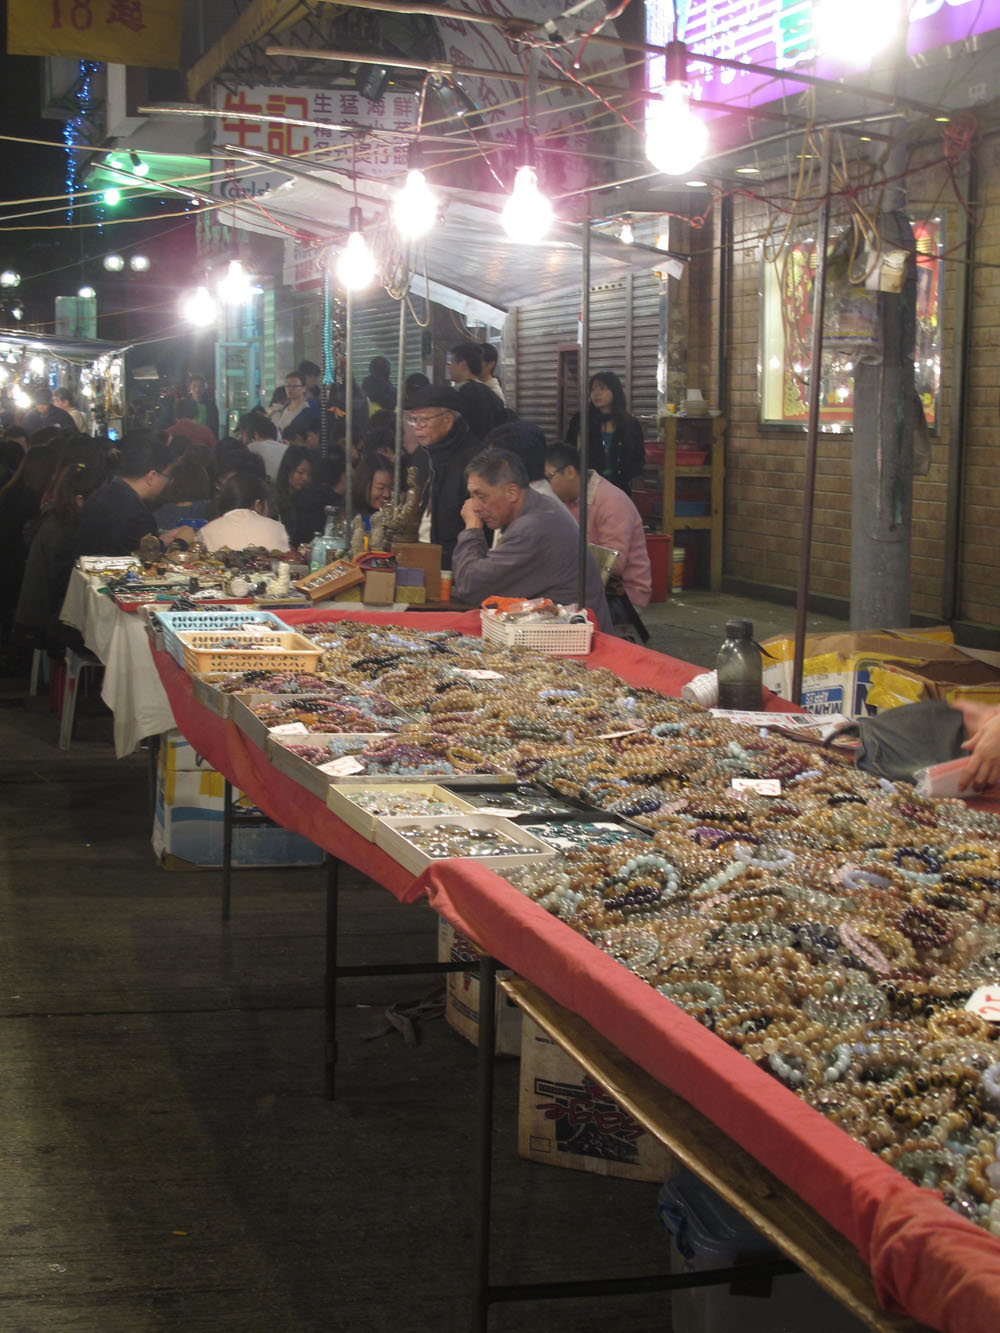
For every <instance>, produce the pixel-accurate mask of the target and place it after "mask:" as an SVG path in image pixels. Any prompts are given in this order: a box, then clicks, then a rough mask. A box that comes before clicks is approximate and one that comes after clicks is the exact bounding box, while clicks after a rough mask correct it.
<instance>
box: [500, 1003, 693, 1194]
mask: <svg viewBox="0 0 1000 1333" xmlns="http://www.w3.org/2000/svg"><path fill="white" fill-rule="evenodd" d="M517 1151H518V1154H519V1155H520V1156H521V1157H526V1158H527V1159H528V1160H529V1161H532V1162H543V1163H545V1164H546V1165H548V1166H564V1167H571V1168H572V1169H573V1170H575V1171H594V1172H597V1173H599V1174H600V1175H605V1176H622V1177H625V1178H626V1179H629V1180H653V1181H663V1180H665V1179H666V1178H667V1176H669V1175H671V1174H672V1173H673V1172H674V1171H675V1170H676V1169H677V1166H676V1159H675V1158H674V1157H673V1155H672V1153H670V1152H669V1151H668V1149H667V1148H665V1147H664V1145H663V1144H662V1143H661V1142H660V1141H659V1139H657V1138H656V1137H655V1136H654V1135H652V1134H650V1133H648V1131H646V1130H645V1129H643V1127H642V1126H641V1125H640V1124H639V1123H638V1121H637V1120H635V1119H634V1118H633V1117H632V1116H631V1115H629V1113H628V1112H627V1111H626V1110H624V1109H623V1108H622V1107H621V1106H619V1105H618V1103H617V1102H616V1101H615V1100H614V1098H613V1097H612V1096H611V1095H610V1093H608V1092H605V1090H604V1089H603V1088H602V1087H601V1085H600V1084H599V1083H597V1082H596V1081H595V1080H594V1079H593V1078H592V1077H591V1076H590V1074H588V1073H587V1072H586V1071H585V1070H583V1069H581V1068H580V1066H579V1065H578V1064H577V1063H576V1061H575V1060H573V1059H571V1058H570V1056H568V1055H567V1054H566V1052H565V1051H564V1050H563V1049H562V1047H561V1046H559V1045H557V1043H556V1042H554V1041H553V1040H552V1038H551V1037H549V1036H548V1035H547V1034H546V1033H544V1032H543V1031H542V1029H541V1028H540V1027H539V1026H538V1024H537V1023H535V1022H534V1021H533V1020H532V1019H530V1018H529V1017H528V1016H527V1014H525V1015H524V1026H523V1028H522V1031H521V1090H520V1104H519V1110H518V1118H517Z"/></svg>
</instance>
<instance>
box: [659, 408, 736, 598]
mask: <svg viewBox="0 0 1000 1333" xmlns="http://www.w3.org/2000/svg"><path fill="white" fill-rule="evenodd" d="M725 433H726V420H725V417H665V418H664V420H663V519H662V524H663V528H662V530H663V531H664V532H666V533H669V534H670V536H671V538H672V539H673V541H674V545H676V544H677V534H678V533H679V532H684V531H685V530H687V531H689V532H690V531H692V530H694V531H707V532H708V533H709V557H710V558H709V587H711V588H712V589H713V590H715V591H716V592H717V591H718V590H719V588H721V587H722V518H723V498H724V485H725V476H726V462H725ZM678 437H679V438H680V441H681V443H682V444H695V445H697V446H698V447H699V448H707V449H708V451H709V459H708V463H707V464H706V465H705V466H702V467H683V466H681V467H679V466H678V465H677V461H676V459H677V442H678ZM679 477H681V478H683V477H699V478H703V479H705V480H707V481H708V482H709V486H708V495H707V497H706V498H707V500H708V502H709V512H708V514H707V515H704V516H701V515H698V516H693V515H692V516H685V515H684V514H676V513H674V509H675V507H676V504H677V480H678V478H679Z"/></svg>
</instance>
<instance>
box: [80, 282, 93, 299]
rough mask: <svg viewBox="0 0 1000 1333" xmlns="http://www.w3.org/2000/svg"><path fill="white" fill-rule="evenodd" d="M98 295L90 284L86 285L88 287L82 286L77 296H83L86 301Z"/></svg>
mask: <svg viewBox="0 0 1000 1333" xmlns="http://www.w3.org/2000/svg"><path fill="white" fill-rule="evenodd" d="M96 295H97V292H95V291H94V289H93V287H91V286H89V285H88V286H86V287H81V288H80V290H79V291H78V292H77V296H79V297H81V298H82V300H84V301H89V300H90V299H91V297H93V296H96Z"/></svg>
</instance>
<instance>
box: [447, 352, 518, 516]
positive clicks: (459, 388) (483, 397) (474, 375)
mask: <svg viewBox="0 0 1000 1333" xmlns="http://www.w3.org/2000/svg"><path fill="white" fill-rule="evenodd" d="M448 373H449V376H450V378H451V381H452V383H453V384H454V385H455V388H456V392H457V393H458V410H459V411H460V412H461V414H462V416H463V417H465V419H466V421H467V422H468V423H469V430H471V431H472V433H473V435H475V436H476V438H477V439H480V440H485V438H486V436H487V435H489V433H490V431H491V430H492V429H493V428H494V426H502V425H503V423H504V422H505V421H509V420H510V413H509V412H508V411H507V409H506V407H504V405H503V403H502V402H501V400H500V399H499V398H498V396H497V395H496V394H495V393H494V392H493V390H492V389H488V388H487V387H486V385H485V384H484V383H483V382H482V380H480V378H479V376H480V375H481V374H482V373H483V353H482V350H481V348H480V345H479V343H456V344H455V346H454V347H453V348H452V349H451V353H450V355H449V359H448ZM456 535H457V534H456Z"/></svg>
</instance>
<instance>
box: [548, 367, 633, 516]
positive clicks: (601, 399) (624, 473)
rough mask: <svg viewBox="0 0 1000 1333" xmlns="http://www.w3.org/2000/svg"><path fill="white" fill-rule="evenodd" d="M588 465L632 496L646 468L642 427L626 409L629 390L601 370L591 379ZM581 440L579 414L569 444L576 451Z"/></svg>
mask: <svg viewBox="0 0 1000 1333" xmlns="http://www.w3.org/2000/svg"><path fill="white" fill-rule="evenodd" d="M588 387H589V390H590V405H589V407H588V409H587V413H588V416H587V419H588V422H589V431H588V447H587V466H588V468H593V470H594V471H595V472H597V473H599V474H600V475H601V476H602V477H607V479H608V481H611V482H614V484H615V485H616V486H617V487H619V488H620V489H621V490H623V491H624V492H625V494H626V495H631V493H632V478H633V477H637V476H638V475H639V473H640V472H641V471H642V469H643V468H644V467H645V466H646V445H645V442H644V440H643V432H642V426H641V425H640V424H639V422H638V421H637V420H636V418H635V417H634V416H632V415H631V414H630V413H629V412H628V410H627V409H626V407H625V390H624V388H623V387H622V382H621V380H620V379H619V378H618V376H617V375H616V374H615V373H614V371H613V370H600V371H598V373H597V374H596V375H591V377H590V384H589V386H588ZM579 439H580V414H579V412H577V413H576V415H575V416H574V417H573V419H572V421H571V422H570V423H569V430H567V432H566V442H567V444H571V445H573V447H574V448H576V447H577V446H578V444H579Z"/></svg>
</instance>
